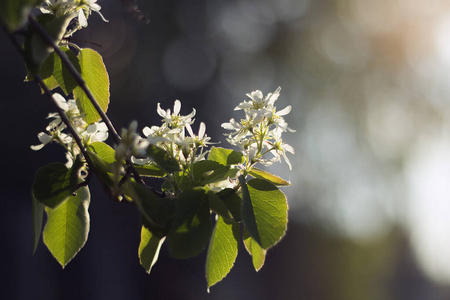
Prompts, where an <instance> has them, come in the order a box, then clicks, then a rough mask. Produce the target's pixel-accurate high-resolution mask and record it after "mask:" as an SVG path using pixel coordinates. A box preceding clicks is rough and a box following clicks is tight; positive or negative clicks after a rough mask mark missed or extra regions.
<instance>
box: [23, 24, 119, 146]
mask: <svg viewBox="0 0 450 300" xmlns="http://www.w3.org/2000/svg"><path fill="white" fill-rule="evenodd" d="M28 20H29V21H30V24H31V26H32V27H33V29H34V30H36V32H37V33H38V34H39V36H40V37H41V38H42V39H43V40H44V42H45V43H47V44H48V45H49V46H51V47H52V48H53V49H54V50H55V52H56V54H58V56H59V57H60V58H61V62H62V63H63V64H64V65H65V66H66V67H67V69H68V70H69V72H70V74H72V76H73V77H74V79H75V81H76V82H77V83H78V85H79V86H80V88H81V89H82V90H83V91H84V92H85V93H86V96H87V97H88V99H89V100H90V101H91V103H92V105H93V106H94V108H95V110H97V112H98V114H99V115H100V117H101V118H102V120H103V122H105V125H106V127H108V130H109V131H110V132H111V135H112V138H113V140H114V143H116V144H119V142H120V136H119V134H117V131H116V129H115V128H114V126H113V124H112V123H111V121H110V120H109V118H108V116H107V115H106V114H105V112H104V111H103V109H102V108H101V107H100V105H99V104H98V102H97V100H95V97H94V95H92V93H91V91H90V90H89V88H88V87H87V85H86V82H85V81H84V79H83V78H82V77H81V75H80V73H78V71H77V70H76V69H75V67H74V66H73V65H72V63H71V62H70V60H69V59H68V58H67V56H66V54H65V53H64V52H63V51H62V50H61V49H59V47H58V45H56V43H55V41H54V40H53V38H52V37H51V36H50V35H49V34H48V33H47V32H46V31H45V30H44V28H42V26H41V25H40V24H39V23H38V22H37V21H36V20H35V19H34V18H33V16H31V15H30V16H29V17H28Z"/></svg>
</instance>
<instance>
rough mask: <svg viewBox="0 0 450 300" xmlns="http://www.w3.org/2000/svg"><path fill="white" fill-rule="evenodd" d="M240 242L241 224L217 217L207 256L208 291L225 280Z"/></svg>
mask: <svg viewBox="0 0 450 300" xmlns="http://www.w3.org/2000/svg"><path fill="white" fill-rule="evenodd" d="M239 240H240V232H239V224H238V223H237V222H234V221H231V220H228V221H227V220H224V219H223V218H222V217H220V216H217V222H216V225H215V226H214V230H213V233H212V236H211V241H210V242H209V246H208V254H207V256H206V281H207V283H208V291H209V288H210V287H211V286H213V285H215V284H216V283H217V282H219V281H221V280H222V279H223V278H225V276H227V274H228V273H229V272H230V270H231V268H232V267H233V266H234V262H235V260H236V257H237V254H238V241H239Z"/></svg>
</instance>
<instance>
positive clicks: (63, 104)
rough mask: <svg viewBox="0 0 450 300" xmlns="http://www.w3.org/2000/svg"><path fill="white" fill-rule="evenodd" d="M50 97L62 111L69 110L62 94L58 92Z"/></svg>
mask: <svg viewBox="0 0 450 300" xmlns="http://www.w3.org/2000/svg"><path fill="white" fill-rule="evenodd" d="M52 97H53V99H54V100H55V101H56V103H57V104H58V106H59V107H60V108H61V109H62V110H63V111H68V110H69V105H68V104H67V101H66V99H65V98H64V97H63V96H61V95H60V94H58V93H54V94H53V96H52Z"/></svg>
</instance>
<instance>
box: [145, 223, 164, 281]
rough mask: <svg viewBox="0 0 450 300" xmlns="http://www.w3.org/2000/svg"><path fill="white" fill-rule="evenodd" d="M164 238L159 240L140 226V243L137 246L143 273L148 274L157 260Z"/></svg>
mask: <svg viewBox="0 0 450 300" xmlns="http://www.w3.org/2000/svg"><path fill="white" fill-rule="evenodd" d="M165 239H166V238H165V237H164V238H161V239H160V238H159V237H156V236H154V235H153V234H152V232H151V231H150V230H148V228H146V227H145V226H142V230H141V243H140V244H139V251H138V255H139V261H140V262H141V266H142V267H144V269H145V271H146V272H147V273H148V274H150V271H151V270H152V267H153V266H154V265H155V263H156V261H157V260H158V256H159V250H160V249H161V246H162V244H163V243H164V240H165Z"/></svg>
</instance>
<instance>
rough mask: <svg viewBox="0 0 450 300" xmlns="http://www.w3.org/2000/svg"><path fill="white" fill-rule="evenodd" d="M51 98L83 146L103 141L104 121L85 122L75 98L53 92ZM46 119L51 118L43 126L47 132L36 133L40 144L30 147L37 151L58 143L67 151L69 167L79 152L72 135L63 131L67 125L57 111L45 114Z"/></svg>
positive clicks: (106, 133) (105, 129)
mask: <svg viewBox="0 0 450 300" xmlns="http://www.w3.org/2000/svg"><path fill="white" fill-rule="evenodd" d="M53 99H54V100H55V101H56V102H57V103H58V106H59V107H60V108H61V109H62V110H63V111H64V113H65V114H66V116H67V118H68V119H69V121H70V124H71V125H72V126H73V128H74V129H75V131H76V132H77V134H78V136H80V138H81V140H82V142H83V144H84V145H85V146H88V145H89V144H91V143H93V142H103V141H105V140H106V139H107V138H108V128H107V127H106V125H105V123H103V122H101V121H100V122H96V123H93V124H87V123H86V122H85V121H84V119H83V115H82V114H81V113H80V111H79V110H78V107H77V105H76V103H75V100H69V101H67V100H66V99H65V98H64V97H63V96H61V95H60V94H58V93H55V94H53ZM47 119H51V121H50V123H49V124H48V126H47V127H46V128H45V130H46V131H47V132H40V133H39V134H38V138H39V141H40V142H41V144H39V145H33V146H31V149H32V150H35V151H37V150H40V149H42V148H43V147H44V146H45V145H46V144H48V143H50V142H56V143H59V144H61V145H62V146H63V147H64V148H65V149H66V151H67V152H66V157H67V164H66V166H67V167H68V168H70V167H71V166H72V164H73V161H74V160H75V158H76V157H77V155H78V154H80V148H79V147H78V145H77V143H76V142H75V140H74V138H73V136H72V135H71V134H70V133H66V132H64V131H65V129H66V127H67V126H66V124H64V123H63V122H62V120H61V117H60V116H59V114H58V113H50V114H49V115H48V116H47Z"/></svg>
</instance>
